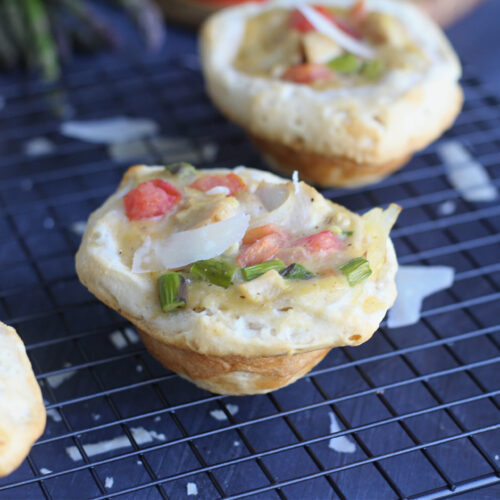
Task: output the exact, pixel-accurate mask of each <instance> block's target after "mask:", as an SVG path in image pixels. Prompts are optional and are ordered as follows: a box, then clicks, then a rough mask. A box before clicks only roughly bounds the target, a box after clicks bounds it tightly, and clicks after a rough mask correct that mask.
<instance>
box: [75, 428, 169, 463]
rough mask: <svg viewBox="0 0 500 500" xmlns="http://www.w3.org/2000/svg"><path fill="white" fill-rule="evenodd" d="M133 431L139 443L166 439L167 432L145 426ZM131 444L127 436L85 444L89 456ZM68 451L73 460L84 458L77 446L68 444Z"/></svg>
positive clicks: (133, 435)
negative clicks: (150, 429) (152, 429)
mask: <svg viewBox="0 0 500 500" xmlns="http://www.w3.org/2000/svg"><path fill="white" fill-rule="evenodd" d="M130 431H131V432H132V437H133V438H134V440H135V442H136V443H137V444H138V445H143V444H148V443H152V442H153V441H154V440H157V441H165V439H166V437H165V434H162V433H158V432H156V431H148V430H146V429H144V427H132V428H131V429H130ZM128 446H131V444H130V441H129V439H128V437H127V436H125V435H123V436H118V437H116V438H113V439H108V440H106V441H100V442H98V443H87V444H84V445H83V449H84V450H85V453H86V454H87V455H88V456H89V457H93V456H95V455H101V454H103V453H108V452H110V451H115V450H119V449H120V448H126V447H128ZM66 453H67V454H68V456H69V457H70V458H71V460H73V461H75V462H76V461H78V460H82V455H81V454H80V451H79V450H78V448H77V447H76V446H68V447H67V448H66Z"/></svg>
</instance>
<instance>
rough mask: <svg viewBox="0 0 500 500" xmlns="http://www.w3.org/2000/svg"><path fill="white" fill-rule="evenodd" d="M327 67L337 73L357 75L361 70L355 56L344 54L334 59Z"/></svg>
mask: <svg viewBox="0 0 500 500" xmlns="http://www.w3.org/2000/svg"><path fill="white" fill-rule="evenodd" d="M327 66H328V67H329V68H330V69H331V70H332V71H336V72H337V73H345V74H349V73H356V72H357V71H358V69H359V66H360V63H359V59H358V58H357V57H356V56H355V55H354V54H342V55H341V56H338V57H336V58H335V59H332V60H331V61H330V62H328V64H327Z"/></svg>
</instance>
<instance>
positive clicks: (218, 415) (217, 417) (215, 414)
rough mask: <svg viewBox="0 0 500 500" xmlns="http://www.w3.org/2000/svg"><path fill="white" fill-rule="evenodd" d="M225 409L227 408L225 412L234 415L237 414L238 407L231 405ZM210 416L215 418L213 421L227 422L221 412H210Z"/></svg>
mask: <svg viewBox="0 0 500 500" xmlns="http://www.w3.org/2000/svg"><path fill="white" fill-rule="evenodd" d="M226 408H227V411H228V412H229V413H230V414H231V415H236V414H237V413H238V410H239V407H238V405H233V404H231V403H229V404H227V405H226ZM210 416H211V417H213V418H215V420H218V421H219V422H223V421H224V420H227V416H226V414H225V413H224V411H223V410H212V411H210Z"/></svg>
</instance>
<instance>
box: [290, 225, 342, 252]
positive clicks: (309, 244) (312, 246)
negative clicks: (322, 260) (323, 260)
mask: <svg viewBox="0 0 500 500" xmlns="http://www.w3.org/2000/svg"><path fill="white" fill-rule="evenodd" d="M290 246H291V247H302V248H305V250H306V251H307V252H308V253H309V254H321V255H322V256H325V255H330V254H332V253H334V252H338V251H339V250H342V249H343V248H344V246H345V244H344V242H343V241H342V240H341V239H340V238H339V237H338V236H336V235H335V234H333V233H332V232H331V231H321V233H316V234H311V235H310V236H304V237H303V238H299V239H298V240H295V241H294V242H293V243H292V244H291V245H290Z"/></svg>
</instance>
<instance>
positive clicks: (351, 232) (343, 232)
mask: <svg viewBox="0 0 500 500" xmlns="http://www.w3.org/2000/svg"><path fill="white" fill-rule="evenodd" d="M353 234H354V231H342V236H352V235H353Z"/></svg>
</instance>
